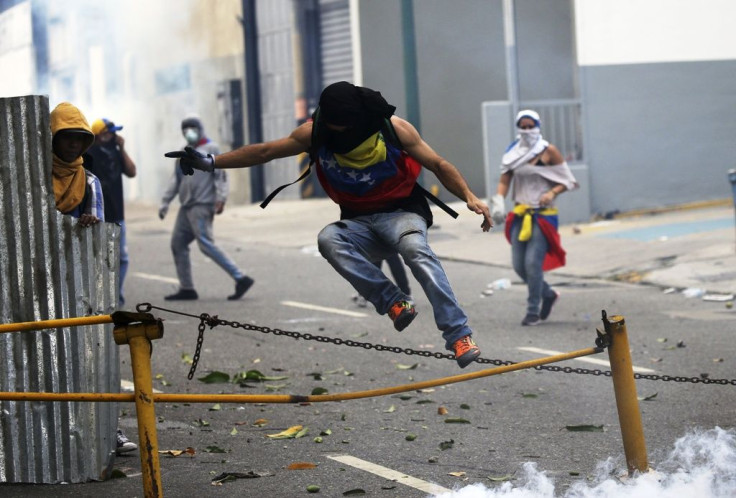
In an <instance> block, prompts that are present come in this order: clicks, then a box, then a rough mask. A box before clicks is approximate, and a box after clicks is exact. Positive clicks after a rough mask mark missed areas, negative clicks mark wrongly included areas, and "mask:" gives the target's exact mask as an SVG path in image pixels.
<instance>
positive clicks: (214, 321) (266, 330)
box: [136, 303, 736, 386]
mask: <svg viewBox="0 0 736 498" xmlns="http://www.w3.org/2000/svg"><path fill="white" fill-rule="evenodd" d="M136 309H137V310H138V312H140V313H147V312H149V311H151V310H152V309H157V310H161V311H165V312H167V313H174V314H178V315H184V316H189V317H192V318H197V319H198V320H199V321H200V322H199V326H198V327H197V329H198V335H197V346H196V349H195V351H194V357H193V358H192V366H191V368H190V369H189V375H188V376H187V377H188V378H189V380H191V379H192V377H194V372H195V371H196V370H197V364H198V363H199V356H200V353H201V351H202V343H203V342H204V332H205V328H206V327H207V326H209V327H210V329H213V328H215V327H216V326H218V325H224V326H228V327H232V328H234V329H244V330H252V331H255V332H261V333H262V334H273V335H282V336H286V337H291V338H292V339H296V340H299V339H303V340H305V341H317V342H329V343H332V344H337V345H338V346H348V347H353V348H363V349H375V350H376V351H388V352H391V353H397V354H405V355H409V356H421V357H423V358H437V359H444V360H453V361H454V360H455V355H453V354H449V353H440V352H439V351H421V350H416V349H411V348H400V347H398V346H384V345H382V344H373V343H370V342H360V341H353V340H351V339H340V338H339V337H327V336H323V335H315V334H310V333H308V332H307V333H302V332H294V331H289V330H281V329H272V328H270V327H260V326H258V325H252V324H249V323H240V322H237V321H228V320H223V319H221V318H218V317H217V315H215V316H211V315H209V314H207V313H202V314H200V315H192V314H189V313H183V312H181V311H176V310H170V309H166V308H160V307H158V306H153V305H152V304H150V303H140V304H138V305H137V306H136ZM596 344H597V345H598V346H599V347H606V346H608V344H607V342H606V341H605V336H603V335H602V334H601V333H600V331H598V338H597V339H596ZM475 362H476V363H482V364H489V365H497V366H502V365H514V364H515V363H516V362H513V361H508V360H506V361H504V360H496V359H490V358H476V360H475ZM533 368H534V369H535V370H546V371H548V372H562V373H575V374H582V375H595V376H601V375H602V376H604V377H611V375H612V374H611V371H610V370H599V369H593V370H591V369H588V368H573V367H560V366H557V365H537V366H535V367H533ZM634 378H635V379H643V380H660V381H668V382H690V383H693V384H718V385H728V384H731V385H734V386H736V379H732V380H728V379H711V378H708V376H707V375H706V374H701V376H700V377H681V376H670V375H656V374H641V373H634Z"/></svg>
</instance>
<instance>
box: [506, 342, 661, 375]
mask: <svg viewBox="0 0 736 498" xmlns="http://www.w3.org/2000/svg"><path fill="white" fill-rule="evenodd" d="M516 349H518V350H520V351H529V352H530V353H539V354H543V355H555V354H564V353H562V352H561V351H552V350H551V349H539V348H527V347H523V348H516ZM573 361H585V362H587V363H595V364H596V365H603V366H606V367H608V368H611V364H610V363H609V362H608V361H606V360H599V359H597V358H588V357H581V358H573ZM634 372H638V373H653V372H656V370H652V369H651V368H644V367H637V366H634Z"/></svg>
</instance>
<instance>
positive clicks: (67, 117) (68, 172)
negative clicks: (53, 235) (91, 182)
mask: <svg viewBox="0 0 736 498" xmlns="http://www.w3.org/2000/svg"><path fill="white" fill-rule="evenodd" d="M51 136H52V138H51V143H52V150H53V153H54V154H53V168H52V170H51V171H52V178H53V184H54V197H55V198H56V207H57V209H58V210H59V211H61V212H62V213H68V212H70V211H71V210H72V209H74V208H75V207H77V206H78V205H79V204H80V203H81V202H82V200H83V199H84V193H85V190H86V185H87V181H86V175H85V172H84V166H83V164H84V161H83V160H82V154H84V153H85V152H86V151H87V149H89V148H90V146H91V145H92V143H93V142H94V141H95V136H94V134H93V133H92V130H91V129H90V127H89V124H88V123H87V120H86V119H85V117H84V115H83V114H82V112H81V111H80V110H79V109H77V108H76V107H75V106H73V105H72V104H70V103H69V102H62V103H61V104H59V105H58V106H56V108H55V109H54V110H53V111H51ZM64 136H68V137H74V138H76V139H78V141H79V145H78V146H77V147H79V154H78V155H77V156H76V157H72V156H73V155H74V151H75V150H76V148H73V149H72V150H71V151H70V150H63V151H62V150H61V149H62V147H63V145H62V144H61V142H60V140H59V139H60V138H61V137H64ZM60 155H61V156H62V157H60Z"/></svg>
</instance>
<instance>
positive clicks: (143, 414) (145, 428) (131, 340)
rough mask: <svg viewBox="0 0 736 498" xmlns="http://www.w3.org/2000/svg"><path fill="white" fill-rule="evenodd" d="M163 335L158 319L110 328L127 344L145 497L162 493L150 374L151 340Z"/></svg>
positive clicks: (119, 339) (148, 497) (118, 340)
mask: <svg viewBox="0 0 736 498" xmlns="http://www.w3.org/2000/svg"><path fill="white" fill-rule="evenodd" d="M163 335H164V329H163V324H162V323H161V322H160V321H159V322H156V323H142V324H140V323H139V324H128V325H123V326H120V327H116V328H115V330H114V331H113V336H114V338H115V343H116V344H119V345H122V344H128V345H129V346H130V361H131V366H132V368H133V383H134V384H135V409H136V415H137V417H138V443H139V444H138V448H139V451H140V455H141V470H142V473H143V492H144V495H145V496H146V498H159V497H162V496H163V489H162V486H161V469H160V466H159V458H158V437H157V435H156V410H155V408H154V405H153V379H152V377H151V340H153V339H160V338H161V337H163Z"/></svg>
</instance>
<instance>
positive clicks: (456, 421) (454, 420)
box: [445, 417, 470, 424]
mask: <svg viewBox="0 0 736 498" xmlns="http://www.w3.org/2000/svg"><path fill="white" fill-rule="evenodd" d="M445 423H446V424H469V423H470V420H466V419H464V418H459V417H450V418H446V419H445Z"/></svg>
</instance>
